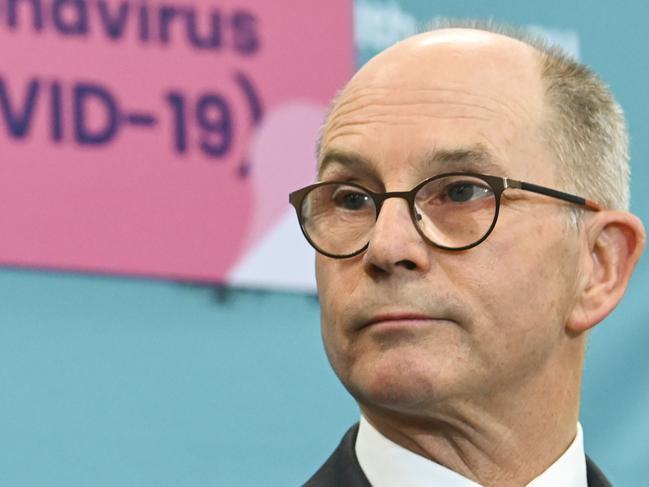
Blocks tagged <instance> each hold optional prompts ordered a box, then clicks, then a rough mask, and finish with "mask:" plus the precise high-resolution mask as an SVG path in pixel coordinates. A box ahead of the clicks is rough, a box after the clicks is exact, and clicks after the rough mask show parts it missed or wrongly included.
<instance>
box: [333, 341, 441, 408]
mask: <svg viewBox="0 0 649 487" xmlns="http://www.w3.org/2000/svg"><path fill="white" fill-rule="evenodd" d="M418 355H420V354H415V353H413V354H404V353H403V351H402V352H400V353H399V354H396V353H395V354H390V353H387V354H383V356H382V357H380V358H372V357H366V358H364V359H362V360H359V361H357V362H356V363H354V365H353V366H352V367H351V368H350V369H349V373H348V374H346V376H345V377H342V376H340V375H339V377H340V379H341V381H342V382H343V384H344V385H345V387H346V388H347V390H348V391H349V393H350V394H351V395H352V396H353V397H354V398H355V399H356V400H357V401H358V402H359V403H360V404H364V405H368V406H371V405H373V406H377V407H382V408H386V409H391V410H395V411H402V412H410V413H416V412H422V410H424V409H425V410H429V409H431V408H435V407H436V406H438V405H439V404H440V403H441V402H443V401H444V400H445V398H448V397H449V396H450V395H452V392H453V389H454V387H453V382H454V380H453V378H451V377H444V376H443V374H442V372H443V367H439V366H437V365H436V364H435V363H431V362H430V357H426V358H428V361H424V360H422V359H423V357H418Z"/></svg>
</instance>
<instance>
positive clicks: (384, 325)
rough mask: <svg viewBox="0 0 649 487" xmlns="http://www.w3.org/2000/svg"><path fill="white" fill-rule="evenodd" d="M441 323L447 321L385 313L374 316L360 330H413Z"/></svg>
mask: <svg viewBox="0 0 649 487" xmlns="http://www.w3.org/2000/svg"><path fill="white" fill-rule="evenodd" d="M441 321H446V320H441V319H439V318H435V317H432V316H429V315H423V314H419V313H385V314H379V315H376V316H373V317H372V318H370V319H369V320H367V321H366V322H365V323H363V325H362V326H361V327H360V329H365V328H373V329H393V330H398V329H412V328H418V327H422V326H429V325H431V324H434V323H439V322H441Z"/></svg>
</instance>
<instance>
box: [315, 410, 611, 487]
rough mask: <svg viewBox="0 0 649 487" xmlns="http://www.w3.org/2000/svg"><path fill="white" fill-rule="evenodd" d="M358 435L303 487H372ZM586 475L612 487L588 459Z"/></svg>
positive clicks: (596, 486) (592, 482)
mask: <svg viewBox="0 0 649 487" xmlns="http://www.w3.org/2000/svg"><path fill="white" fill-rule="evenodd" d="M357 434H358V423H357V424H355V425H354V426H352V427H351V428H350V429H349V431H347V433H346V434H345V436H344V437H343V439H342V441H341V442H340V445H338V448H336V450H335V451H334V452H333V453H332V454H331V456H330V457H329V459H328V460H327V461H326V462H325V464H324V465H323V466H322V467H320V470H318V471H317V472H316V473H315V475H313V477H311V478H310V479H309V480H308V481H307V482H306V483H305V484H304V485H303V487H372V486H371V485H370V483H369V481H368V480H367V478H366V477H365V474H364V473H363V470H362V469H361V466H360V465H359V463H358V459H357V458H356V451H355V450H354V446H355V444H356V435H357ZM586 473H587V476H588V487H611V484H610V483H609V481H608V480H607V479H606V477H604V474H603V473H602V472H601V470H600V469H599V468H597V465H595V464H594V463H593V462H592V460H591V459H590V458H588V457H586ZM440 487H441V486H440Z"/></svg>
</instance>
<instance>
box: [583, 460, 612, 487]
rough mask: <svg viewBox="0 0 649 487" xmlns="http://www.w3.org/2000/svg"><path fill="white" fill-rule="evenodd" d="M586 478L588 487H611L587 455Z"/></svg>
mask: <svg viewBox="0 0 649 487" xmlns="http://www.w3.org/2000/svg"><path fill="white" fill-rule="evenodd" d="M586 478H587V479H588V487H612V485H611V483H610V482H609V481H608V479H607V478H606V476H605V475H604V474H603V473H602V471H601V470H600V469H599V467H598V466H597V465H595V462H593V461H592V460H591V459H590V458H589V457H588V455H586Z"/></svg>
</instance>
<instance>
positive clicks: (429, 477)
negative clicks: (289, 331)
mask: <svg viewBox="0 0 649 487" xmlns="http://www.w3.org/2000/svg"><path fill="white" fill-rule="evenodd" d="M356 456H357V458H358V463H360V466H361V468H362V469H363V473H365V476H366V477H367V479H368V480H369V482H370V484H372V486H373V487H430V486H433V485H434V486H444V487H480V484H477V483H475V482H474V481H473V480H469V479H467V478H466V477H463V476H462V475H460V474H459V473H457V472H454V471H453V470H450V469H448V468H446V467H444V466H443V465H440V464H438V463H435V462H433V461H432V460H429V459H427V458H424V457H422V456H420V455H417V454H416V453H413V452H411V451H410V450H407V449H405V448H403V447H402V446H399V445H397V444H396V443H394V442H393V441H391V440H389V439H387V438H386V437H385V436H383V435H382V434H381V433H379V432H378V431H377V430H376V429H375V428H374V427H373V426H372V425H371V424H370V423H369V422H368V421H367V420H366V419H365V418H364V417H363V416H361V420H360V426H359V428H358V437H357V438H356ZM526 487H588V482H587V480H586V456H585V454H584V440H583V432H582V429H581V425H580V424H579V423H577V436H575V439H574V440H573V442H572V443H571V444H570V446H569V447H568V449H567V450H566V451H565V452H564V453H563V455H561V456H560V457H559V458H558V459H557V461H556V462H554V463H553V464H552V465H550V466H549V467H548V469H547V470H546V471H545V472H543V473H542V474H541V475H539V476H538V477H536V478H535V479H534V480H532V481H531V482H530V483H529V484H527V486H526Z"/></svg>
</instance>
